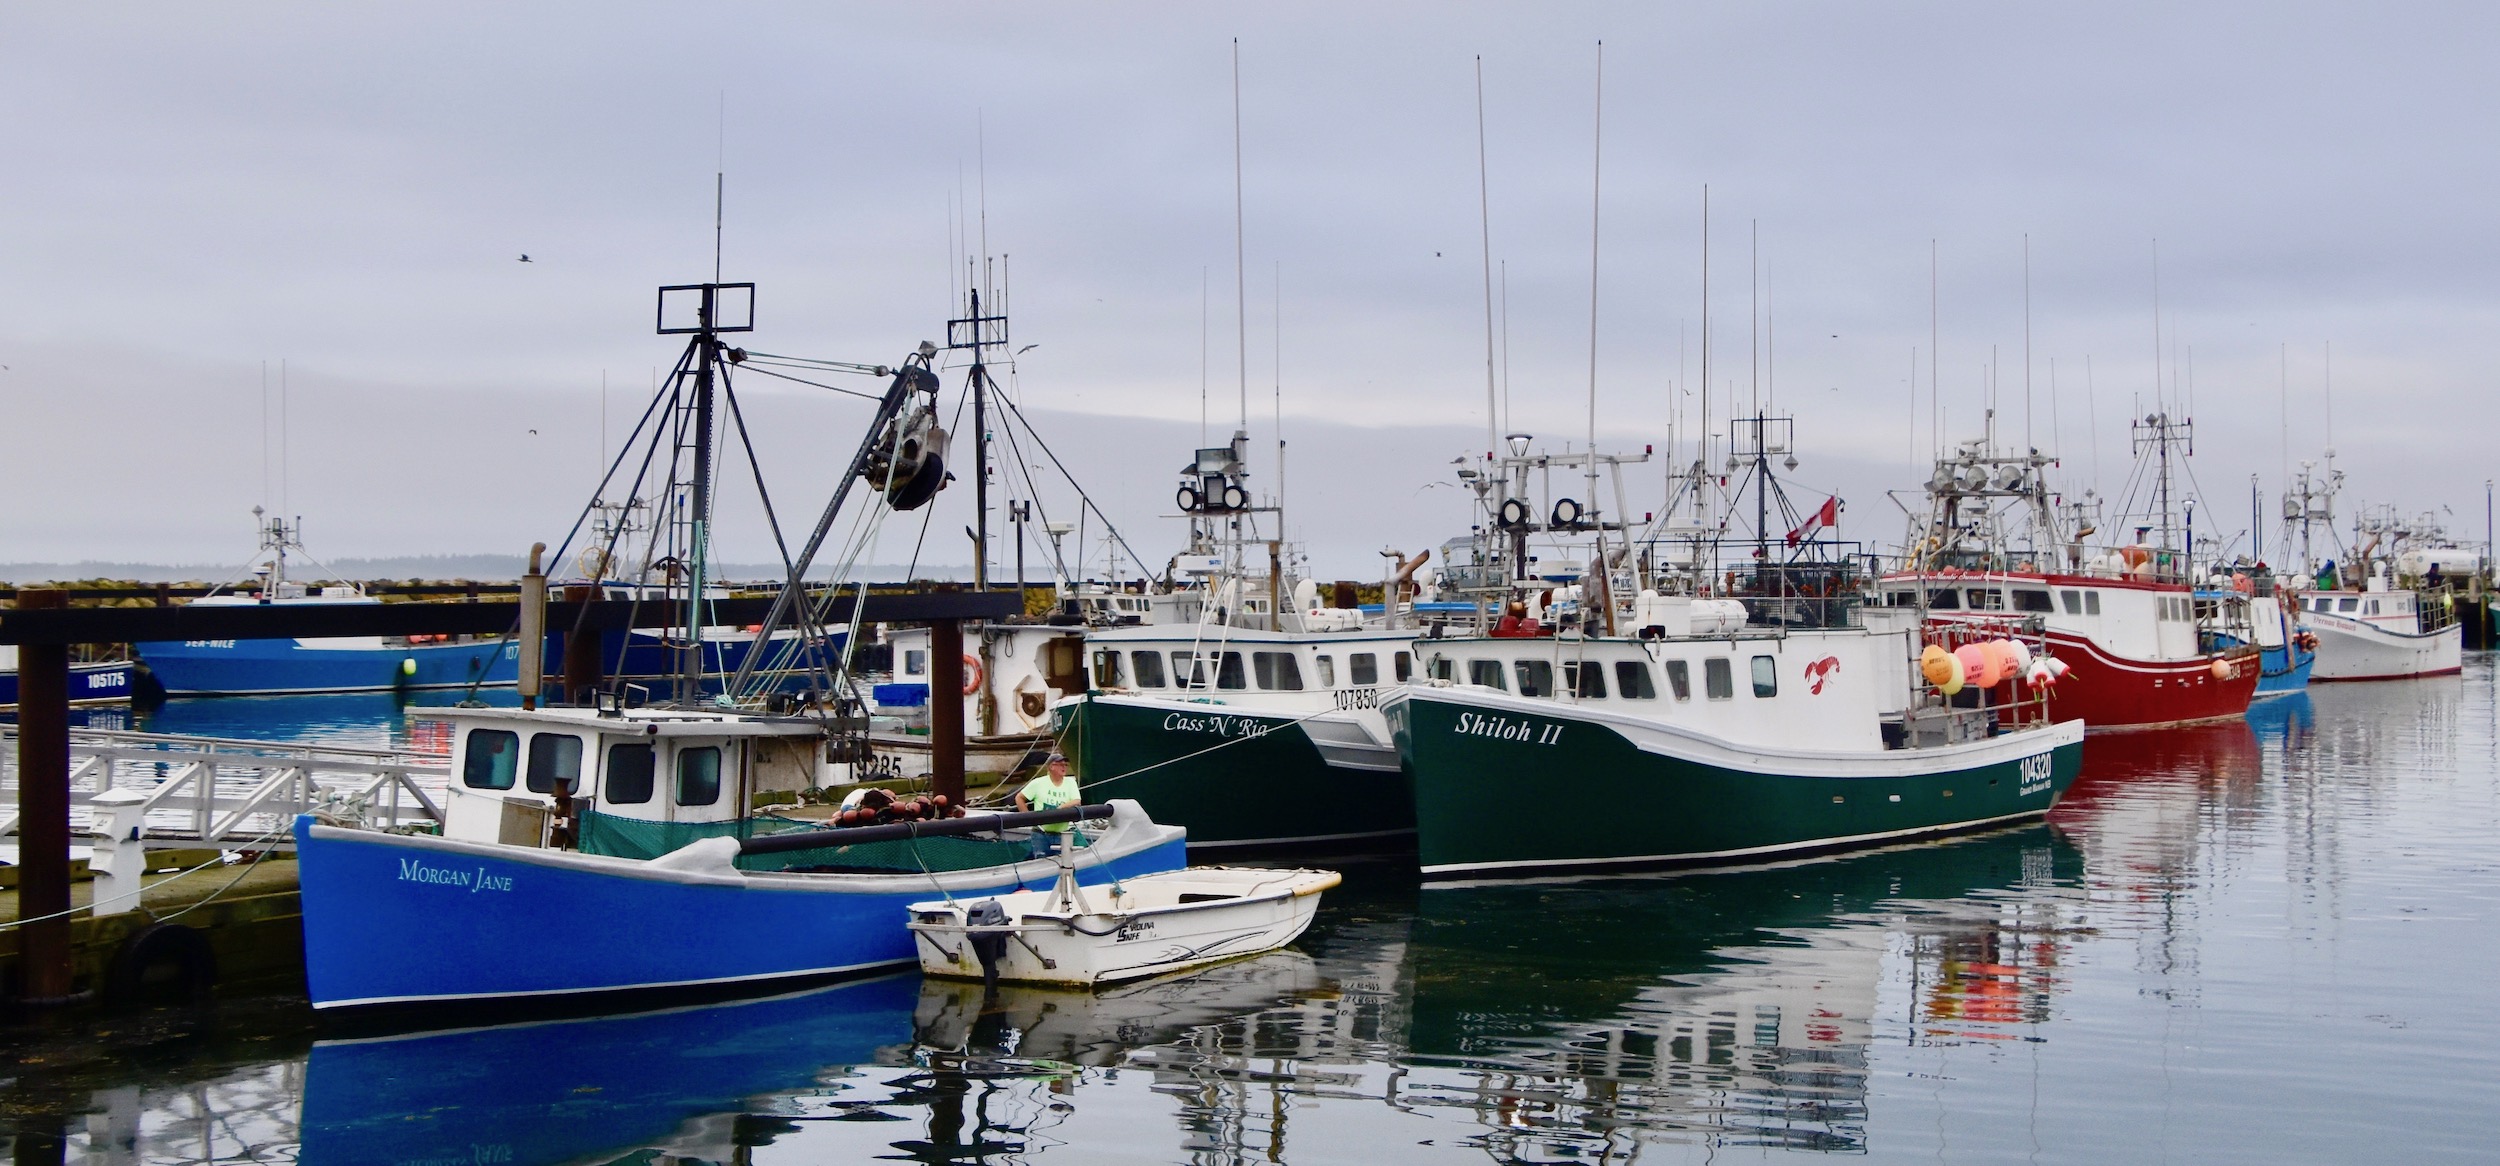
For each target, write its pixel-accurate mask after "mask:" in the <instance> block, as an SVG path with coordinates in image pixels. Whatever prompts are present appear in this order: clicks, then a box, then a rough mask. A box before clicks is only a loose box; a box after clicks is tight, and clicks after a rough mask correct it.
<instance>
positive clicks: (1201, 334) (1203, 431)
mask: <svg viewBox="0 0 2500 1166" xmlns="http://www.w3.org/2000/svg"><path fill="white" fill-rule="evenodd" d="M1208 286H1209V285H1208V283H1207V268H1206V267H1205V265H1203V264H1202V265H1200V266H1199V268H1198V444H1200V445H1205V444H1206V443H1207V367H1208V365H1207V345H1208V341H1207V337H1208V331H1207V294H1208V293H1207V288H1208ZM1077 547H1078V553H1079V554H1082V553H1084V544H1083V543H1079V544H1077Z"/></svg>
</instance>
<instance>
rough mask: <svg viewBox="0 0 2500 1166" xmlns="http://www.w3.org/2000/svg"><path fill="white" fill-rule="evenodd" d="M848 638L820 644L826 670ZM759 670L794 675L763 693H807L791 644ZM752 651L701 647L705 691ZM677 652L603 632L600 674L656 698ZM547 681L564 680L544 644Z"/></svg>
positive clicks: (716, 643) (653, 640)
mask: <svg viewBox="0 0 2500 1166" xmlns="http://www.w3.org/2000/svg"><path fill="white" fill-rule="evenodd" d="M848 639H849V636H848V634H847V633H843V632H835V633H833V634H831V635H828V636H826V637H824V638H823V639H822V640H821V641H819V644H818V648H817V651H818V652H819V653H821V656H820V657H819V658H821V659H823V660H824V661H825V663H826V664H827V665H828V666H830V665H832V664H833V663H834V662H835V661H837V660H839V659H840V658H841V654H842V650H843V646H844V644H845V642H846V641H847V640H848ZM772 644H773V646H772V648H771V649H770V652H769V654H768V655H767V656H766V657H765V658H764V660H763V661H762V662H761V663H759V664H758V665H757V667H758V668H764V667H769V666H773V665H780V666H782V667H786V668H790V669H793V670H794V672H793V673H792V674H789V675H785V676H783V677H782V678H781V679H780V680H779V682H778V683H776V684H773V685H770V686H768V687H767V689H766V690H767V691H778V692H796V691H800V690H803V689H805V688H806V687H807V680H808V673H807V667H808V661H809V654H808V652H807V650H806V649H805V647H803V646H802V645H801V644H800V643H799V641H797V640H796V639H776V640H774V641H772ZM754 650H755V641H753V640H706V641H704V643H703V672H704V678H705V681H706V683H705V684H704V691H706V692H718V691H720V687H721V685H722V684H723V683H724V682H725V681H727V679H728V678H729V677H730V676H731V675H734V674H735V673H736V672H737V671H738V669H739V668H741V667H743V666H744V665H745V664H746V659H747V656H748V655H750V654H752V653H753V651H754ZM678 652H679V650H678V649H674V648H670V647H667V646H666V645H664V644H662V643H661V642H660V640H659V638H658V637H656V636H654V635H652V634H651V633H650V632H647V631H646V632H637V633H635V634H634V636H633V638H632V640H631V641H630V642H629V641H628V640H627V639H626V636H625V633H623V632H607V633H604V634H602V635H601V636H600V638H599V674H600V675H602V676H606V677H609V678H611V679H619V680H623V681H625V682H626V683H629V684H639V685H642V686H644V687H646V688H649V689H651V690H652V691H653V692H655V693H657V692H659V691H661V690H662V688H663V687H665V686H670V685H673V684H675V682H676V679H677V677H678V676H679V675H680V674H681V671H682V669H683V667H684V658H683V657H682V656H680V655H679V654H678ZM547 675H549V676H562V675H564V651H563V648H562V645H561V641H559V640H558V639H556V638H555V637H549V639H548V651H547Z"/></svg>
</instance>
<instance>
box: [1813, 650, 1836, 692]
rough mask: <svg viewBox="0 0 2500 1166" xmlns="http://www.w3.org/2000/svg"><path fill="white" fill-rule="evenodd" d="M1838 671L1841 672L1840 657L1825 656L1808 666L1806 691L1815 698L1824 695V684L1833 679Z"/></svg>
mask: <svg viewBox="0 0 2500 1166" xmlns="http://www.w3.org/2000/svg"><path fill="white" fill-rule="evenodd" d="M1838 671H1840V657H1838V656H1825V657H1823V658H1822V659H1820V660H1817V661H1815V662H1814V663H1812V664H1808V665H1806V691H1807V692H1808V693H1810V694H1812V695H1815V696H1821V695H1823V682H1824V681H1826V680H1829V679H1831V676H1832V673H1834V672H1838Z"/></svg>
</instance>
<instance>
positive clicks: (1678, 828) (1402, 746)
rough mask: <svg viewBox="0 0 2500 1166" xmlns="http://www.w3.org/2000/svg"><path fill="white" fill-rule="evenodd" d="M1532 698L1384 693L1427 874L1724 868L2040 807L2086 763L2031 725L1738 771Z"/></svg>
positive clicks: (2072, 748) (2071, 738)
mask: <svg viewBox="0 0 2500 1166" xmlns="http://www.w3.org/2000/svg"><path fill="white" fill-rule="evenodd" d="M1527 704H1528V702H1522V701H1516V700H1513V701H1506V702H1504V701H1497V702H1491V703H1485V702H1478V701H1471V700H1468V699H1466V698H1464V697H1459V696H1457V695H1455V694H1452V693H1449V692H1448V691H1447V690H1440V689H1409V690H1407V691H1406V693H1405V694H1404V695H1403V696H1402V697H1401V698H1399V699H1395V700H1392V701H1389V702H1385V703H1384V705H1383V711H1384V712H1386V713H1387V714H1388V718H1389V726H1390V729H1391V731H1392V732H1393V733H1394V734H1395V736H1396V738H1397V746H1398V759H1399V761H1400V762H1401V763H1402V764H1403V765H1404V767H1405V770H1406V772H1407V773H1408V774H1409V775H1410V776H1411V777H1412V778H1413V779H1414V783H1415V817H1416V850H1417V857H1418V860H1419V862H1420V864H1421V866H1422V868H1423V871H1424V873H1425V874H1427V875H1443V876H1458V875H1466V874H1470V873H1484V874H1493V875H1503V876H1517V875H1531V874H1538V873H1559V872H1582V871H1589V870H1595V869H1611V868H1635V867H1649V866H1672V865H1693V864H1719V865H1726V864H1734V863H1741V862H1746V861H1754V860H1757V859H1762V858H1770V857H1790V856H1794V855H1796V854H1800V853H1804V852H1811V851H1827V850H1839V849H1845V848H1849V847H1856V846H1866V845H1877V844H1881V843H1885V842H1891V841H1896V840H1899V839H1903V838H1914V837H1919V836H1922V835H1930V834H1942V833H1947V832H1950V831H1955V830H1966V829H1974V828H1977V827H1981V826H1985V825H1990V824H1993V823H2000V822H2008V821H2014V820H2018V819H2021V818H2024V817H2029V816H2035V815H2039V814H2043V813H2046V812H2047V811H2048V809H2049V807H2050V806H2051V805H2052V804H2054V803H2055V802H2056V800H2057V797H2058V795H2059V794H2061V793H2063V792H2065V789H2066V787H2067V786H2068V785H2071V784H2073V782H2074V780H2075V776H2076V774H2077V773H2079V772H2080V771H2081V769H2082V766H2083V746H2082V737H2081V732H2080V729H2079V728H2078V727H2072V726H2060V727H2059V728H2057V729H2051V730H2042V731H2039V732H2038V734H2037V736H2033V737H2031V738H2030V739H2031V740H2032V741H2035V742H2037V744H2036V746H2033V747H2030V748H2028V749H2023V752H2024V753H2027V754H2028V756H2025V755H2019V754H2012V753H2008V752H2007V751H2006V749H2007V748H2008V747H2012V748H2017V749H2022V748H2023V747H2022V746H2021V745H2016V744H2013V743H2012V742H2011V741H2010V739H2000V741H2006V742H2007V745H2001V746H1996V747H1993V748H1991V749H1989V750H1987V751H1986V753H1985V756H1984V757H1982V758H1971V757H1967V756H1965V757H1962V758H1961V759H1960V760H1958V761H1957V760H1956V759H1955V758H1954V756H1953V755H1952V754H1948V753H1946V752H1945V751H1942V750H1915V751H1907V750H1905V751H1890V752H1887V753H1885V754H1882V755H1880V756H1870V757H1868V758H1866V759H1864V763H1863V764H1855V762H1856V761H1857V759H1850V761H1849V762H1845V763H1841V764H1834V763H1832V762H1830V761H1822V762H1820V765H1819V767H1820V768H1822V769H1825V770H1828V771H1830V772H1831V773H1832V774H1833V775H1828V776H1823V775H1808V774H1798V773H1781V772H1774V771H1766V770H1764V769H1762V768H1758V767H1757V768H1735V767H1732V766H1730V765H1728V764H1725V763H1723V762H1722V763H1714V762H1711V761H1706V760H1702V759H1700V758H1698V757H1685V756H1669V755H1666V754H1663V753H1659V752H1653V751H1648V750H1644V749H1641V748H1639V747H1638V746H1636V745H1634V744H1633V743H1632V741H1631V740H1629V739H1628V738H1626V737H1625V736H1624V734H1623V733H1622V732H1619V731H1617V730H1616V729H1615V728H1613V727H1611V726H1609V725H1607V724H1604V723H1602V721H1600V720H1598V719H1596V718H1591V717H1584V716H1579V715H1574V714H1573V713H1572V712H1571V711H1570V706H1567V705H1550V704H1545V703H1543V702H1538V703H1537V704H1536V705H1535V706H1533V707H1536V708H1537V709H1538V711H1535V712H1529V711H1526V710H1525V709H1524V708H1523V707H1522V706H1523V705H1527ZM1546 708H1552V709H1554V710H1556V713H1557V714H1559V715H1555V714H1549V713H1547V712H1545V711H1543V710H1544V709H1546ZM1694 752H1696V753H1699V752H1701V750H1699V749H1696V750H1694ZM1801 767H1802V766H1801Z"/></svg>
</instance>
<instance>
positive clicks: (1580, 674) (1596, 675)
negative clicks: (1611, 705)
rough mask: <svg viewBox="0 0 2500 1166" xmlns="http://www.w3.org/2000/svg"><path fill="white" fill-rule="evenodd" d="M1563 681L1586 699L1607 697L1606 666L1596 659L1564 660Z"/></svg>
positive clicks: (1577, 694)
mask: <svg viewBox="0 0 2500 1166" xmlns="http://www.w3.org/2000/svg"><path fill="white" fill-rule="evenodd" d="M1563 683H1564V684H1565V685H1567V686H1569V687H1570V689H1571V692H1572V695H1574V696H1577V697H1580V698H1581V699H1584V700H1604V699H1606V666H1605V665H1603V664H1600V663H1598V662H1596V661H1594V660H1565V661H1563Z"/></svg>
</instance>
